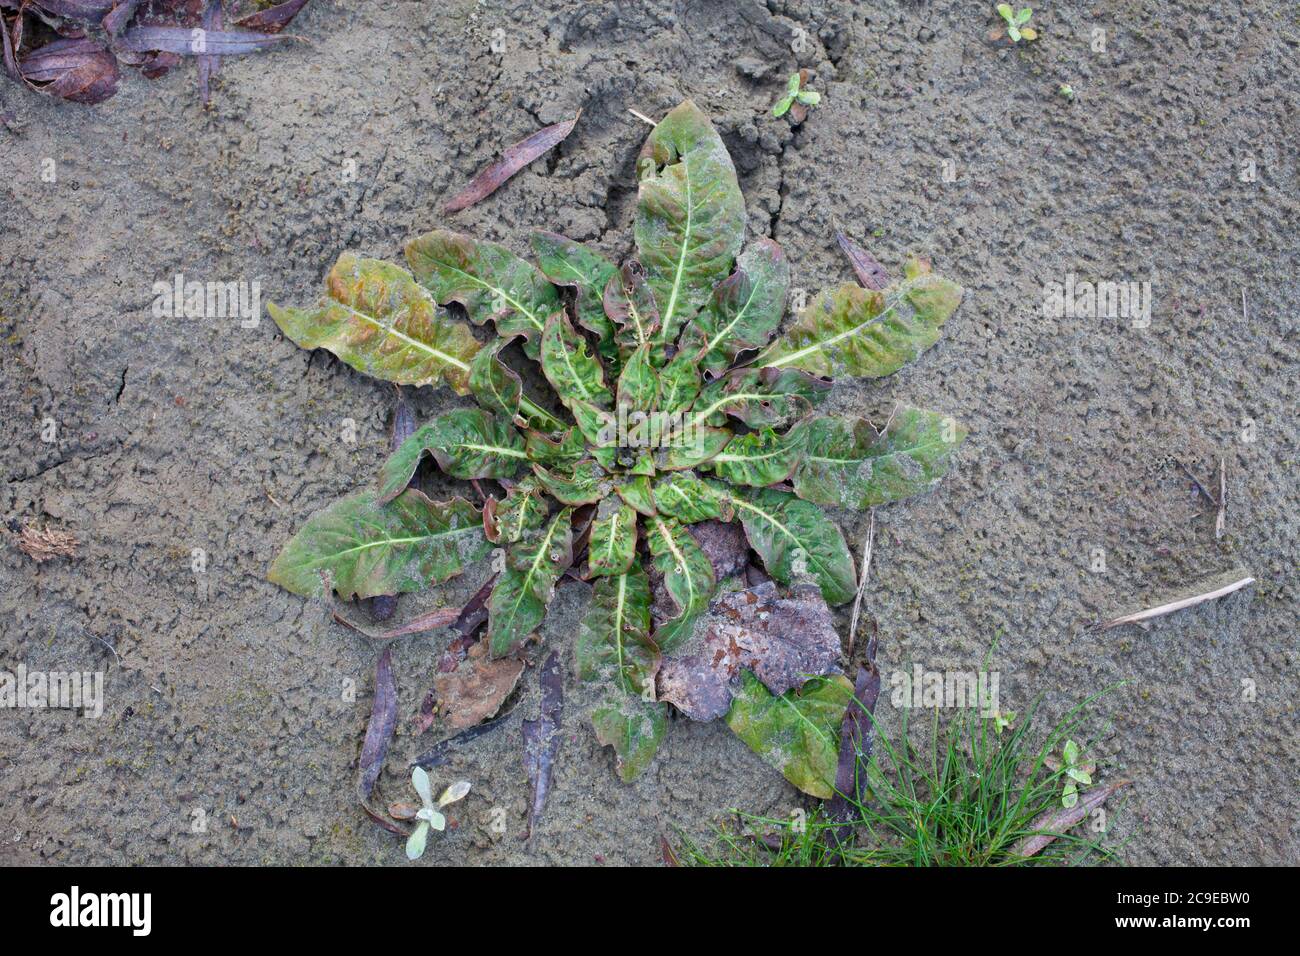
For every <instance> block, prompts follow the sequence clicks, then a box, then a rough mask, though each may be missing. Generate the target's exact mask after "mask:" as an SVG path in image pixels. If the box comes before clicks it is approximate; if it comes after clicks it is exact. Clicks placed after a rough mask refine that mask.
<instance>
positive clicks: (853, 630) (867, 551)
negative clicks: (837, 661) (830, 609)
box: [848, 508, 876, 660]
mask: <svg viewBox="0 0 1300 956" xmlns="http://www.w3.org/2000/svg"><path fill="white" fill-rule="evenodd" d="M868 514H869V516H870V519H871V523H870V524H868V525H867V539H866V541H864V542H863V544H862V574H861V575H860V576H859V578H858V593H857V596H856V597H855V598H854V599H853V616H852V617H851V618H849V653H848V656H849V659H850V660H852V659H853V643H854V641H856V640H857V637H858V615H859V613H860V612H861V610H862V596H863V595H864V594H866V593H867V575H868V573H869V572H870V571H871V544H872V541H873V540H874V539H875V537H876V509H875V508H872V509H871V510H870V512H869V513H868Z"/></svg>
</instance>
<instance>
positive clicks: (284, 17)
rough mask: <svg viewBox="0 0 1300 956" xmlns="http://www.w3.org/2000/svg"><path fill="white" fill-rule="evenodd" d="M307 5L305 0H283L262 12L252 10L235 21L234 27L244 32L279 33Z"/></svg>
mask: <svg viewBox="0 0 1300 956" xmlns="http://www.w3.org/2000/svg"><path fill="white" fill-rule="evenodd" d="M306 5H307V0H285V2H284V3H277V4H276V5H275V6H273V7H267V8H266V9H264V10H254V11H253V12H252V13H250V14H249V15H248V16H246V17H243V18H241V19H239V20H236V21H235V25H236V26H241V27H243V28H244V29H246V30H260V31H261V32H262V33H279V32H280V31H281V30H283V29H284V28H285V27H287V26H288V25H289V23H290V22H291V21H292V20H293V18H294V17H296V16H297V15H298V12H299V11H300V10H302V8H303V7H305V6H306Z"/></svg>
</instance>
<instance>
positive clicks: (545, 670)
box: [523, 651, 564, 839]
mask: <svg viewBox="0 0 1300 956" xmlns="http://www.w3.org/2000/svg"><path fill="white" fill-rule="evenodd" d="M541 685H542V708H541V714H540V715H539V716H538V718H537V719H536V720H525V721H524V724H523V730H524V772H525V773H527V774H528V783H529V796H528V831H527V834H526V839H531V838H532V835H533V829H534V827H536V826H537V822H538V821H539V820H540V819H541V818H542V811H543V810H544V809H545V808H546V797H547V795H548V794H549V793H550V792H551V774H552V773H553V772H554V770H555V757H556V755H557V754H558V753H559V752H560V741H561V740H562V738H561V736H560V723H561V716H562V711H563V709H564V676H563V674H562V672H561V671H560V658H559V656H558V655H557V654H556V653H555V652H554V651H552V652H551V655H550V656H549V657H548V658H546V663H545V664H543V665H542V676H541Z"/></svg>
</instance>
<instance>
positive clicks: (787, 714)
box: [727, 671, 853, 800]
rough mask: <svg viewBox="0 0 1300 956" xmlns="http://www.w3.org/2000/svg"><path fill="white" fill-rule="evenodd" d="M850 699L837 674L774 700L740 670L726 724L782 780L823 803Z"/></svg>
mask: <svg viewBox="0 0 1300 956" xmlns="http://www.w3.org/2000/svg"><path fill="white" fill-rule="evenodd" d="M852 696H853V685H852V684H850V683H849V680H848V678H847V677H845V676H844V675H842V674H835V675H833V676H831V677H814V678H813V679H812V680H810V681H808V683H806V684H804V685H803V687H802V688H801V689H800V690H792V691H789V692H787V693H785V694H782V695H780V696H774V695H773V694H771V693H770V692H769V691H768V689H767V688H766V687H764V686H763V682H762V681H760V680H759V679H758V678H757V677H755V676H754V675H753V674H751V673H749V672H748V671H742V672H741V686H740V688H739V691H738V693H737V694H736V697H735V699H734V700H733V701H732V703H731V710H730V712H728V714H727V726H728V727H730V728H731V729H732V731H734V732H735V734H736V736H737V737H739V738H740V739H741V740H743V741H744V742H745V743H746V744H748V745H749V748H750V749H751V750H753V751H754V753H756V754H758V755H759V756H760V757H762V758H763V760H764V761H765V762H766V763H768V764H771V765H772V766H773V767H775V768H776V769H778V770H780V771H781V773H782V775H784V777H785V779H787V780H789V781H790V782H791V783H792V784H794V785H795V786H796V787H798V788H799V789H800V790H802V791H803V792H804V793H809V794H812V795H813V796H814V797H821V798H822V799H823V800H827V799H830V798H831V797H832V796H833V795H834V793H835V771H836V765H837V757H838V754H839V729H840V723H841V721H842V720H843V718H844V710H845V708H846V707H847V706H848V703H849V699H850V698H851V697H852Z"/></svg>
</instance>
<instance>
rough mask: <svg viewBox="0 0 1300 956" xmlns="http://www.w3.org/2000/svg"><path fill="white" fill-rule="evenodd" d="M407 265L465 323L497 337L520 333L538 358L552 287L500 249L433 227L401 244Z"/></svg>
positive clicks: (554, 296)
mask: <svg viewBox="0 0 1300 956" xmlns="http://www.w3.org/2000/svg"><path fill="white" fill-rule="evenodd" d="M406 261H407V263H408V264H409V265H410V266H411V271H412V272H414V273H415V278H416V279H417V280H419V282H420V284H421V285H422V286H424V287H425V288H426V289H428V290H429V291H430V292H431V293H433V297H434V298H435V299H437V300H438V301H439V302H441V303H442V304H443V305H446V304H447V303H448V302H459V303H460V304H461V305H463V306H464V307H465V311H466V312H468V313H469V317H470V321H471V322H473V323H474V324H476V325H482V324H483V323H484V322H486V321H487V320H488V319H493V320H495V322H496V327H497V333H498V334H499V335H503V336H504V335H523V336H524V337H525V339H526V340H527V341H526V342H525V343H524V351H525V352H526V353H527V354H528V356H529V358H537V356H538V351H539V344H538V343H539V342H540V340H541V334H542V330H543V329H544V328H545V327H546V320H547V319H549V318H550V317H551V316H552V315H554V314H555V313H556V312H558V311H559V310H560V295H559V293H558V292H557V291H556V290H555V286H553V285H551V283H550V282H549V281H547V279H546V277H545V276H544V275H542V273H541V272H539V271H538V270H537V268H536V267H535V266H533V265H532V264H531V263H529V262H527V261H525V260H524V259H521V258H519V256H517V255H515V254H514V253H513V252H511V251H510V250H509V249H507V248H505V247H504V246H499V245H497V244H496V243H494V242H482V241H479V240H477V239H474V238H472V237H470V236H463V235H460V234H459V233H455V232H450V231H448V230H445V229H437V230H434V231H433V232H428V233H425V234H424V235H423V236H419V237H417V238H415V239H412V240H411V241H410V242H408V243H407V244H406Z"/></svg>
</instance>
